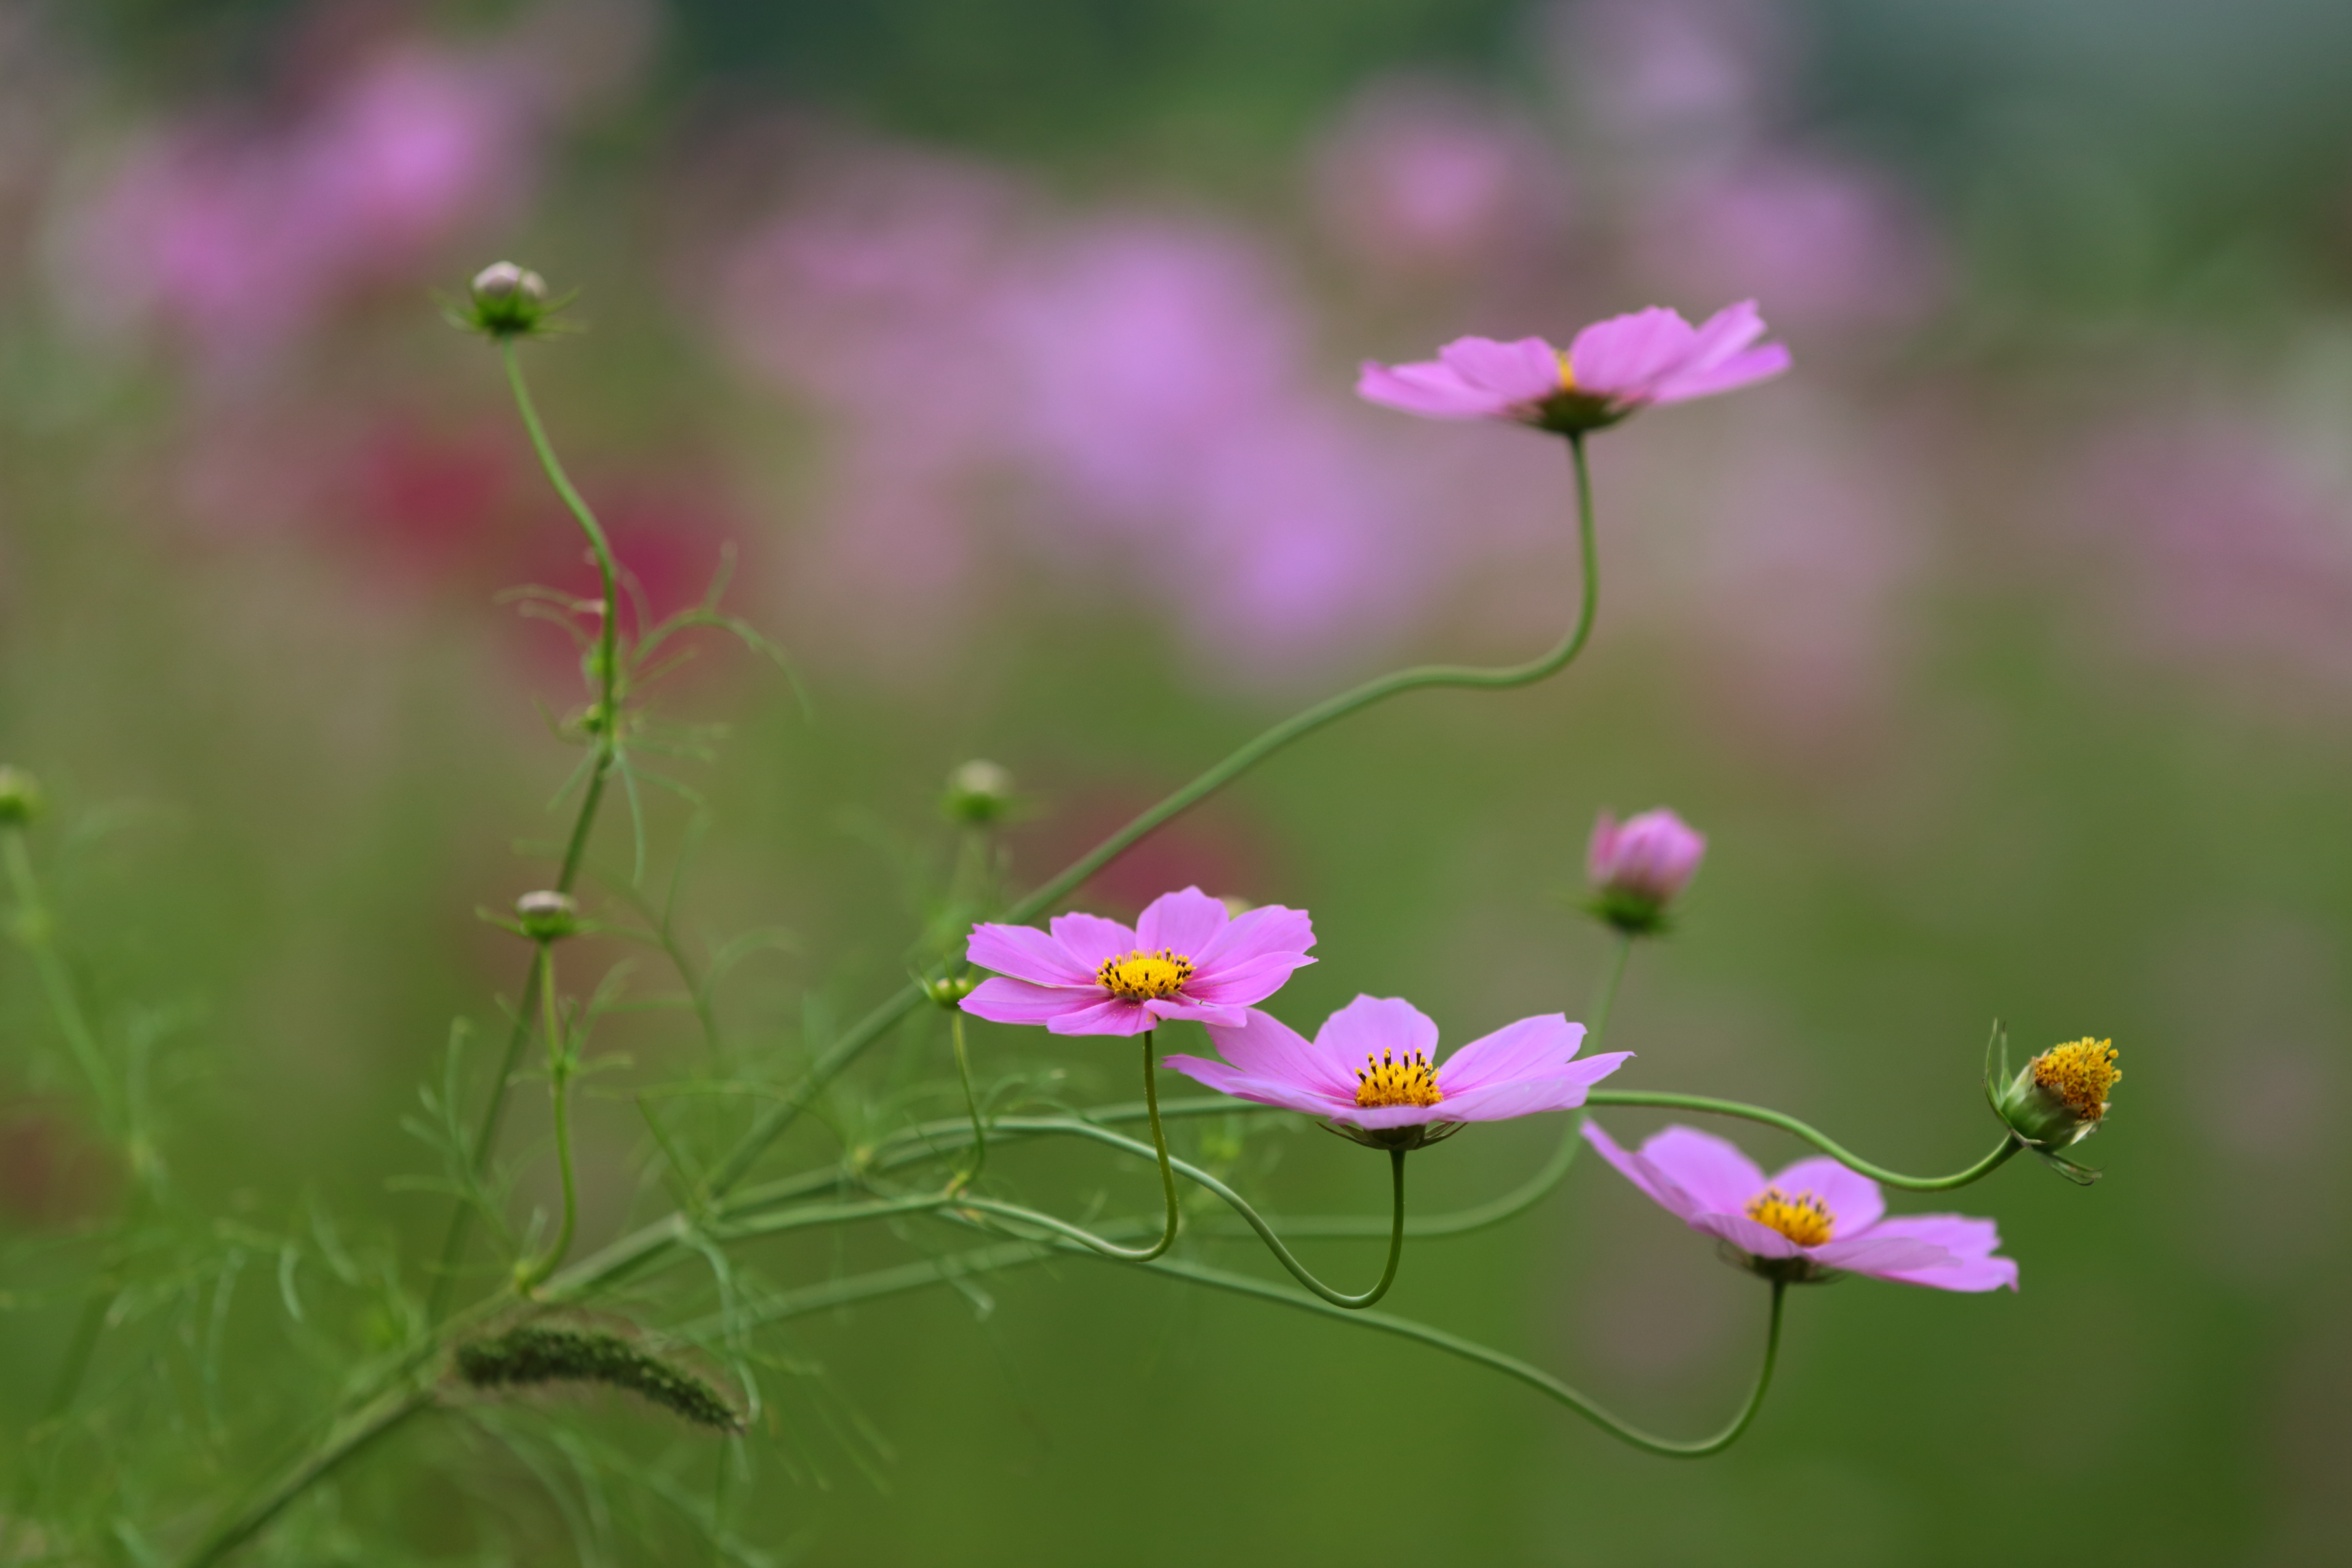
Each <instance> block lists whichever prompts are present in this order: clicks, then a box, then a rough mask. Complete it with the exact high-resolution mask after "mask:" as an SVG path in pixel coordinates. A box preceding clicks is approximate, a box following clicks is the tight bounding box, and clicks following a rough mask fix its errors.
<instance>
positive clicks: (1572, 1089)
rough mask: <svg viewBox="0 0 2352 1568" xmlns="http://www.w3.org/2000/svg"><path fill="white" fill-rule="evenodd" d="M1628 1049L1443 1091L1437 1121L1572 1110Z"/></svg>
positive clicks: (1625, 1056) (1625, 1057) (1624, 1057)
mask: <svg viewBox="0 0 2352 1568" xmlns="http://www.w3.org/2000/svg"><path fill="white" fill-rule="evenodd" d="M1632 1057H1633V1052H1631V1051H1604V1052H1602V1053H1601V1055H1599V1056H1597V1057H1588V1058H1583V1059H1582V1060H1580V1061H1573V1062H1570V1063H1569V1064H1568V1066H1567V1067H1565V1068H1559V1069H1557V1070H1554V1069H1546V1070H1545V1071H1543V1072H1541V1073H1539V1074H1536V1075H1532V1076H1529V1077H1528V1078H1523V1079H1506V1080H1504V1081H1502V1082H1498V1083H1488V1084H1482V1085H1481V1086H1479V1087H1478V1088H1476V1089H1469V1090H1466V1091H1465V1092H1463V1093H1461V1094H1454V1093H1452V1092H1451V1091H1449V1092H1447V1094H1446V1096H1445V1098H1444V1100H1441V1101H1440V1102H1439V1104H1438V1108H1437V1115H1438V1120H1440V1121H1502V1120H1503V1119H1504V1118H1506V1117H1511V1116H1534V1115H1538V1114H1540V1113H1541V1112H1543V1111H1547V1110H1575V1109H1576V1108H1577V1107H1578V1106H1580V1105H1582V1104H1583V1103H1584V1097H1585V1095H1586V1093H1587V1092H1589V1091H1590V1090H1591V1087H1592V1086H1593V1085H1594V1084H1595V1083H1597V1082H1599V1081H1600V1080H1601V1079H1604V1078H1607V1077H1608V1076H1609V1075H1610V1074H1611V1073H1612V1072H1615V1071H1616V1070H1617V1069H1618V1068H1619V1067H1621V1066H1622V1065H1623V1064H1624V1063H1625V1062H1626V1061H1628V1060H1630V1059H1631V1058H1632Z"/></svg>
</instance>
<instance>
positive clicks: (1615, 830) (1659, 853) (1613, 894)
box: [1584, 806, 1706, 936]
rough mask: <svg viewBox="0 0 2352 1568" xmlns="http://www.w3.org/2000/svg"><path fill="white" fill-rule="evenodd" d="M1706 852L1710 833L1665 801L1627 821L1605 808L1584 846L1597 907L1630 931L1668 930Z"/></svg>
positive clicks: (1638, 933)
mask: <svg viewBox="0 0 2352 1568" xmlns="http://www.w3.org/2000/svg"><path fill="white" fill-rule="evenodd" d="M1705 855H1706V835H1704V834H1701V833H1698V832H1696V831H1694V830H1693V829H1692V827H1691V826H1690V824H1688V823H1686V822H1685V821H1684V820H1683V819H1682V818H1681V817H1679V816H1675V814H1674V813H1673V812H1671V811H1668V810H1666V809H1665V808H1664V806H1661V807H1659V808H1658V809H1657V810H1655V811H1645V812H1643V813H1642V814H1641V815H1640V816H1632V817H1628V818H1626V819H1625V820H1624V821H1623V822H1619V821H1618V820H1617V819H1616V818H1615V817H1613V816H1611V815H1610V814H1609V813H1607V812H1605V811H1604V812H1602V813H1601V816H1599V817H1598V818H1597V819H1596V820H1595V821H1594V822H1593V824H1592V837H1591V841H1590V842H1589V843H1587V845H1586V846H1585V851H1584V866H1585V872H1586V874H1587V875H1588V876H1589V877H1591V879H1592V893H1593V900H1592V912H1593V913H1594V914H1596V915H1598V916H1600V917H1601V919H1602V920H1603V921H1607V922H1608V923H1609V924H1611V925H1612V926H1615V927H1616V928H1617V929H1618V930H1619V931H1623V932H1624V933H1625V934H1626V935H1628V936H1643V935H1647V934H1650V933H1652V932H1654V931H1660V930H1662V929H1663V928H1664V925H1665V923H1666V906H1667V905H1669V904H1671V903H1673V902H1674V900H1675V898H1676V897H1677V896H1679V895H1680V894H1681V892H1682V890H1683V889H1685V887H1687V886H1689V885H1690V879H1691V877H1692V874H1693V873H1695V872H1696V871H1697V869H1698V863H1699V860H1700V859H1701V858H1703V857H1704V856H1705Z"/></svg>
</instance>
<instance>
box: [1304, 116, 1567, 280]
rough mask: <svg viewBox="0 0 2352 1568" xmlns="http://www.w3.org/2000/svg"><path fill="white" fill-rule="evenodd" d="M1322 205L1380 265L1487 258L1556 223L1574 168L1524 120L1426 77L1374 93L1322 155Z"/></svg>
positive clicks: (1415, 269) (1440, 268) (1408, 267)
mask: <svg viewBox="0 0 2352 1568" xmlns="http://www.w3.org/2000/svg"><path fill="white" fill-rule="evenodd" d="M1314 190H1315V197H1316V207H1317V210H1318V215H1319V216H1320V217H1321V219H1322V221H1323V223H1324V225H1325V226H1326V227H1327V228H1328V230H1329V232H1330V233H1331V235H1332V237H1334V238H1335V239H1336V240H1337V241H1338V242H1339V246H1340V247H1341V248H1342V249H1343V250H1344V251H1345V252H1346V253H1347V255H1348V256H1349V258H1350V259H1351V260H1352V261H1354V262H1355V263H1357V264H1358V265H1360V266H1361V267H1363V268H1367V269H1370V270H1373V271H1379V272H1392V273H1421V272H1444V271H1453V270H1463V269H1468V268H1474V267H1482V266H1486V265H1490V264H1491V262H1492V260H1493V258H1495V257H1496V255H1497V254H1498V253H1505V252H1508V251H1511V250H1514V249H1523V248H1526V247H1528V245H1530V244H1531V243H1532V242H1535V241H1538V240H1540V239H1542V238H1545V237H1549V233H1550V232H1551V231H1552V230H1554V229H1556V228H1557V227H1558V226H1559V222H1560V220H1561V217H1562V216H1563V215H1564V212H1565V209H1566V207H1567V205H1568V199H1567V198H1568V189H1567V172H1566V170H1564V169H1563V168H1561V167H1559V163H1558V161H1557V160H1556V159H1555V158H1554V157H1552V156H1551V154H1550V153H1549V150H1548V149H1547V148H1546V147H1545V145H1544V143H1543V142H1542V140H1541V139H1540V138H1539V137H1538V136H1537V135H1536V134H1535V133H1534V132H1531V131H1530V130H1529V129H1528V127H1526V126H1525V125H1523V124H1521V123H1519V122H1518V121H1516V120H1513V119H1511V118H1509V117H1507V116H1505V115H1502V114H1498V113H1496V111H1495V110H1492V109H1491V108H1489V107H1488V106H1487V105H1486V104H1485V103H1484V102H1482V101H1480V100H1479V99H1478V98H1477V97H1475V96H1473V95H1471V94H1469V93H1467V92H1463V91H1453V90H1448V89H1444V88H1443V87H1438V86H1433V85H1430V84H1426V83H1419V82H1411V81H1404V82H1397V81H1391V82H1383V83H1380V84H1378V85H1376V86H1374V87H1373V88H1371V89H1369V90H1367V91H1366V92H1365V93H1364V94H1363V95H1362V96H1361V97H1360V99H1359V100H1358V101H1357V102H1356V104H1355V105H1354V106H1353V107H1352V108H1350V109H1349V110H1348V111H1347V113H1346V114H1345V115H1343V116H1342V118H1341V119H1340V121H1339V123H1338V124H1337V125H1336V126H1334V127H1333V128H1332V130H1331V131H1330V132H1328V134H1327V135H1326V136H1325V138H1324V140H1323V142H1322V144H1321V146H1320V147H1319V149H1318V152H1317V153H1316V155H1315V163H1314Z"/></svg>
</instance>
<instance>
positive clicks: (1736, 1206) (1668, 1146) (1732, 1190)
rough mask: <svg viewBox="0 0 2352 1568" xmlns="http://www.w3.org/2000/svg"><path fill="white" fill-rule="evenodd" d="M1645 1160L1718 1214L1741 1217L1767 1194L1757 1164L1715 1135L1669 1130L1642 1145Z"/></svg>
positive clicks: (1693, 1130)
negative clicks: (1761, 1194) (1763, 1192)
mask: <svg viewBox="0 0 2352 1568" xmlns="http://www.w3.org/2000/svg"><path fill="white" fill-rule="evenodd" d="M1642 1158H1643V1159H1644V1160H1647V1161H1648V1162H1649V1163H1651V1164H1653V1165H1654V1166H1655V1167H1657V1169H1658V1170H1659V1172H1660V1173H1663V1174H1664V1176H1665V1178H1666V1179H1667V1180H1668V1181H1670V1182H1672V1183H1674V1184H1675V1185H1676V1186H1678V1187H1680V1188H1681V1189H1682V1190H1683V1191H1685V1192H1686V1193H1688V1194H1690V1195H1691V1196H1692V1197H1694V1198H1696V1200H1697V1201H1698V1203H1699V1204H1700V1205H1701V1206H1702V1207H1705V1208H1707V1209H1711V1210H1713V1211H1714V1212H1715V1213H1717V1214H1740V1213H1743V1212H1745V1211H1746V1209H1747V1207H1748V1202H1749V1200H1750V1199H1752V1198H1754V1197H1755V1196H1756V1194H1759V1193H1760V1192H1762V1191H1763V1190H1764V1173H1763V1171H1762V1170H1761V1169H1759V1167H1758V1165H1757V1163H1756V1162H1755V1161H1753V1160H1751V1159H1749V1158H1748V1156H1747V1155H1745V1154H1743V1153H1741V1152H1739V1147H1738V1144H1735V1143H1731V1142H1726V1141H1725V1140H1723V1139H1721V1138H1717V1137H1716V1136H1715V1135H1714V1134H1713V1133H1711V1132H1701V1131H1697V1130H1696V1129H1695V1128H1689V1127H1668V1128H1666V1129H1664V1130H1663V1131H1659V1132H1656V1133H1654V1134H1653V1135H1652V1136H1651V1137H1650V1139H1649V1140H1648V1141H1647V1142H1644V1143H1643V1145H1642Z"/></svg>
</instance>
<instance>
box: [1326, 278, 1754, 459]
mask: <svg viewBox="0 0 2352 1568" xmlns="http://www.w3.org/2000/svg"><path fill="white" fill-rule="evenodd" d="M1763 335H1764V319H1763V318H1762V317H1761V316H1759V315H1758V314H1757V313H1756V301H1755V300H1741V301H1740V302H1739V303H1738V304H1737V305H1727V306H1725V307H1724V308H1723V309H1722V310H1717V312H1716V313H1715V314H1714V315H1712V316H1710V317H1708V318H1707V319H1706V322H1705V323H1703V324H1702V325H1699V326H1696V327H1694V326H1692V325H1691V324H1690V323H1689V322H1688V321H1684V320H1683V319H1682V317H1681V316H1680V315H1679V314H1678V313H1676V312H1675V311H1673V310H1664V309H1662V308H1660V307H1657V306H1652V307H1651V308H1650V309H1648V310H1636V311H1634V312H1633V314H1631V315H1626V316H1612V317H1611V318H1610V319H1609V320H1607V321H1595V322H1593V323H1592V324H1591V326H1589V327H1586V328H1585V329H1584V330H1583V331H1580V332H1578V333H1577V334H1576V340H1575V342H1571V343H1570V345H1569V346H1568V347H1567V348H1565V349H1557V348H1554V347H1552V345H1551V344H1549V343H1548V342H1545V341H1544V340H1543V339H1541V338H1521V339H1519V340H1518V341H1517V342H1507V343H1504V342H1496V341H1495V340H1494V339H1492V338H1456V339H1454V341H1453V342H1450V343H1448V344H1446V345H1445V346H1444V348H1442V349H1440V350H1438V351H1437V354H1438V357H1437V358H1435V359H1433V360H1422V361H1418V362H1416V363H1412V364H1400V365H1384V364H1380V363H1376V362H1374V361H1371V360H1366V361H1365V362H1364V365H1363V371H1362V374H1360V376H1358V378H1357V380H1356V395H1358V396H1360V397H1362V398H1364V399H1366V400H1368V401H1370V402H1372V403H1378V404H1382V405H1386V406H1388V407H1391V408H1401V409H1402V410H1403V411H1404V412H1406V413H1407V414H1419V415H1422V416H1425V417H1427V418H1431V419H1507V420H1514V421H1516V422H1517V423H1519V424H1522V425H1532V426H1536V427H1537V428H1538V429H1540V430H1550V431H1555V432H1557V433H1559V434H1560V435H1563V436H1572V435H1576V434H1579V433H1580V432H1582V431H1586V430H1598V429H1600V428H1601V427H1602V426H1609V425H1614V424H1616V423H1617V422H1618V421H1619V420H1621V419H1623V418H1624V417H1626V416H1628V415H1630V414H1633V413H1634V412H1635V411H1636V410H1638V409H1642V408H1645V407H1647V406H1649V405H1651V404H1654V403H1685V402H1687V401H1689V400H1690V399H1691V398H1694V397H1711V396H1713V395H1715V394H1717V393H1718V392H1733V391H1737V390H1738V388H1740V387H1743V386H1748V385H1751V384H1754V383H1756V382H1759V381H1764V380H1767V379H1769V378H1770V377H1772V376H1776V375H1778V374H1780V373H1781V372H1782V371H1784V370H1786V369H1788V368H1789V351H1788V350H1787V349H1786V348H1784V347H1782V346H1781V345H1780V344H1779V343H1766V344H1764V345H1762V346H1761V347H1758V346H1756V340H1757V339H1758V338H1760V337H1762V336H1763Z"/></svg>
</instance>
